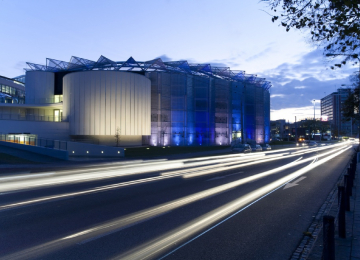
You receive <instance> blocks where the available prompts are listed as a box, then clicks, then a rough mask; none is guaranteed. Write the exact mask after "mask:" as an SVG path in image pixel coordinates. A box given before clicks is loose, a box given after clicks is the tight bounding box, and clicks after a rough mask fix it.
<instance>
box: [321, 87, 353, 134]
mask: <svg viewBox="0 0 360 260" xmlns="http://www.w3.org/2000/svg"><path fill="white" fill-rule="evenodd" d="M350 93H351V89H350V88H339V89H338V90H337V92H333V93H331V94H329V95H327V96H326V97H324V98H322V99H321V117H322V118H323V119H324V118H325V119H327V120H328V121H329V122H330V123H331V132H332V135H334V136H355V135H356V134H357V132H358V128H357V125H355V124H353V122H352V121H351V120H350V121H345V120H344V117H343V112H342V106H343V103H344V102H345V100H346V99H347V98H348V96H349V94H350Z"/></svg>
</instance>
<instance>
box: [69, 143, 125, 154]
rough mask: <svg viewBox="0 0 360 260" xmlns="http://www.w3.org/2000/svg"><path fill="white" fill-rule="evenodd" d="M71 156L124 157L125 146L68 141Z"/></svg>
mask: <svg viewBox="0 0 360 260" xmlns="http://www.w3.org/2000/svg"><path fill="white" fill-rule="evenodd" d="M67 150H68V152H69V156H86V157H124V155H125V153H124V148H121V147H110V146H103V145H95V144H86V143H78V142H67Z"/></svg>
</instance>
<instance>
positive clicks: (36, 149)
mask: <svg viewBox="0 0 360 260" xmlns="http://www.w3.org/2000/svg"><path fill="white" fill-rule="evenodd" d="M0 145H3V146H7V147H12V148H16V149H19V150H23V151H28V152H32V153H37V154H42V155H46V156H50V157H54V158H58V159H62V160H69V152H68V151H65V150H56V149H51V148H46V147H40V146H33V145H25V144H17V143H11V142H4V141H0Z"/></svg>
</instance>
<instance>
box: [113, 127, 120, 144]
mask: <svg viewBox="0 0 360 260" xmlns="http://www.w3.org/2000/svg"><path fill="white" fill-rule="evenodd" d="M120 134H121V129H120V128H119V127H118V128H116V132H115V135H114V137H115V140H116V146H117V147H118V146H119V144H120V140H121V136H120Z"/></svg>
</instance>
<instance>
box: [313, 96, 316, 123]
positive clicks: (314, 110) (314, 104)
mask: <svg viewBox="0 0 360 260" xmlns="http://www.w3.org/2000/svg"><path fill="white" fill-rule="evenodd" d="M315 101H316V100H315V99H313V102H314V120H315Z"/></svg>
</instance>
